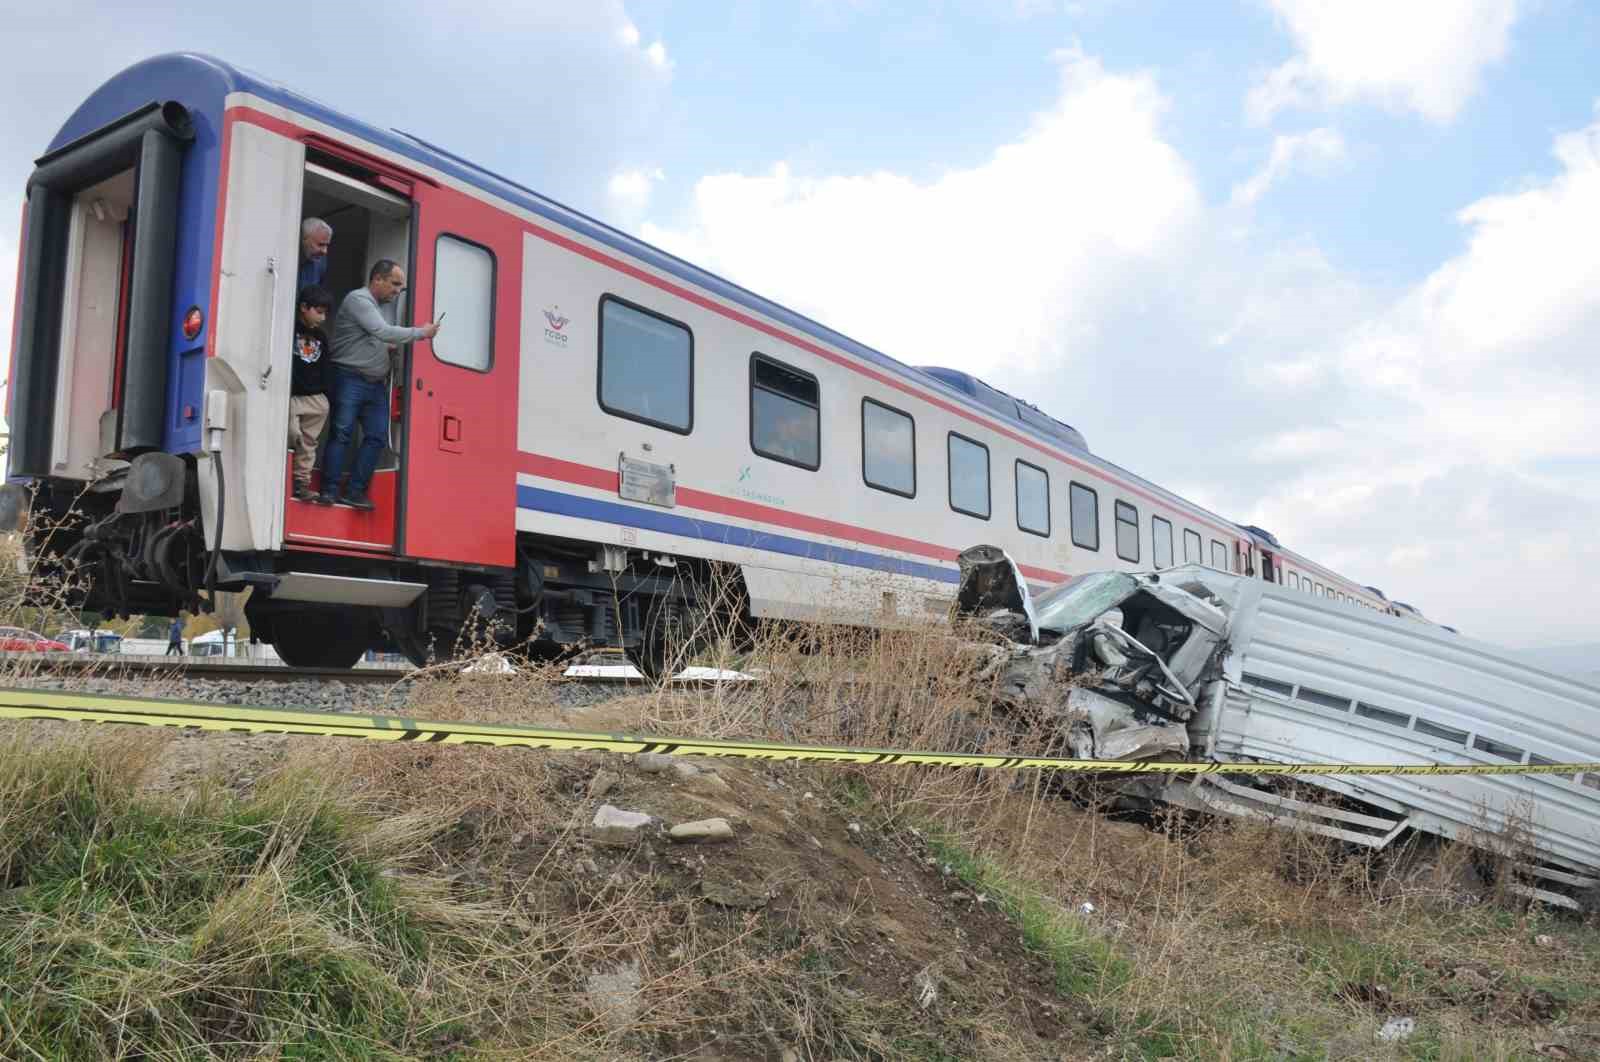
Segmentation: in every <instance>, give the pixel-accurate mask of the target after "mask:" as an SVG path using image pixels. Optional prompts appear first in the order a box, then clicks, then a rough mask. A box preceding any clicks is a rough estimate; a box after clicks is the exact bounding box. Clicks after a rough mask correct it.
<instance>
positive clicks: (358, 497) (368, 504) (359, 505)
mask: <svg viewBox="0 0 1600 1062" xmlns="http://www.w3.org/2000/svg"><path fill="white" fill-rule="evenodd" d="M339 504H340V505H348V506H349V507H350V508H352V509H360V510H361V511H362V512H364V513H370V512H371V511H372V510H374V509H376V508H377V506H376V505H373V504H372V499H371V498H369V497H367V492H366V491H362V492H361V493H360V494H349V495H346V496H345V497H344V498H343V499H342V500H341V501H340V502H339Z"/></svg>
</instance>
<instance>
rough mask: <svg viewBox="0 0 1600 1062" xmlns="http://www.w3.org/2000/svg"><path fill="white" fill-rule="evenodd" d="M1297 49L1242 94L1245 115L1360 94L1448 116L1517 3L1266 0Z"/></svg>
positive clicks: (1487, 61) (1491, 53) (1493, 51)
mask: <svg viewBox="0 0 1600 1062" xmlns="http://www.w3.org/2000/svg"><path fill="white" fill-rule="evenodd" d="M1268 2H1269V3H1270V4H1271V6H1272V8H1273V10H1274V11H1275V12H1276V13H1277V16H1278V18H1279V20H1280V21H1281V22H1282V23H1283V25H1284V27H1285V28H1286V29H1287V30H1288V32H1289V35H1290V36H1291V37H1292V38H1293V39H1294V43H1295V46H1296V48H1297V49H1298V51H1297V53H1296V54H1295V55H1294V57H1293V58H1291V59H1289V61H1288V62H1286V63H1284V64H1283V65H1282V66H1279V67H1278V68H1277V69H1275V70H1273V71H1272V72H1270V73H1269V74H1267V75H1266V77H1265V78H1264V79H1263V80H1262V81H1261V83H1260V84H1258V85H1257V86H1256V87H1255V88H1254V89H1253V90H1252V91H1251V93H1250V97H1249V101H1248V108H1249V111H1250V114H1251V116H1252V117H1253V118H1255V119H1256V120H1258V121H1265V120H1267V119H1269V118H1271V117H1272V116H1273V115H1274V114H1276V113H1278V112H1279V111H1281V110H1283V109H1285V108H1288V107H1300V106H1308V105H1316V104H1341V103H1349V102H1352V101H1358V100H1359V101H1369V102H1375V103H1379V104H1382V105H1384V106H1388V107H1393V108H1396V109H1405V110H1412V111H1415V112H1417V113H1418V114H1420V115H1422V116H1423V117H1425V118H1427V119H1429V120H1430V121H1434V122H1446V121H1449V120H1450V119H1452V118H1454V117H1455V116H1456V114H1457V113H1458V112H1459V111H1460V110H1461V107H1462V105H1463V104H1465V103H1466V101H1467V100H1468V99H1469V98H1470V97H1471V96H1472V94H1473V93H1474V92H1475V91H1476V90H1477V87H1478V82H1479V79H1480V77H1481V75H1482V73H1483V70H1484V69H1485V68H1486V67H1488V66H1490V65H1492V64H1494V63H1496V62H1498V61H1499V60H1500V59H1501V58H1503V57H1504V56H1505V52H1506V45H1507V41H1508V38H1509V36H1510V31H1511V26H1512V24H1513V23H1514V22H1515V21H1516V18H1517V8H1518V0H1403V2H1400V3H1395V2H1393V0H1338V2H1337V3H1328V2H1326V0H1268Z"/></svg>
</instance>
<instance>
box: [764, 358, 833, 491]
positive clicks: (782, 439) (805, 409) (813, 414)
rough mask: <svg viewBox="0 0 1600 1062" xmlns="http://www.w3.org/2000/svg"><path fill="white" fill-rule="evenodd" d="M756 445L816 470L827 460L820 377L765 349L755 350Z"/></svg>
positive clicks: (775, 457) (776, 458)
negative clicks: (790, 363) (823, 447)
mask: <svg viewBox="0 0 1600 1062" xmlns="http://www.w3.org/2000/svg"><path fill="white" fill-rule="evenodd" d="M750 449H751V450H754V451H755V452H756V453H758V454H760V455H761V456H762V457H767V458H771V459H772V460H774V461H782V462H783V463H784V464H786V465H794V466H796V467H797V468H804V469H809V470H810V471H812V472H815V471H816V470H817V469H818V468H819V467H821V465H822V395H821V388H820V386H819V385H818V383H817V378H816V377H815V376H813V375H811V374H810V373H808V372H805V371H804V370H801V369H796V368H794V367H793V366H790V365H785V364H783V363H782V362H780V361H775V360H774V359H772V358H769V357H767V356H766V355H765V354H761V353H759V352H758V353H754V354H751V355H750Z"/></svg>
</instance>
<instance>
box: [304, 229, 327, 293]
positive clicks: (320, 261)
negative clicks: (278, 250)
mask: <svg viewBox="0 0 1600 1062" xmlns="http://www.w3.org/2000/svg"><path fill="white" fill-rule="evenodd" d="M331 243H333V226H332V225H329V224H328V223H327V222H326V221H323V220H322V219H321V218H306V219H305V220H304V221H302V222H301V223H300V275H299V278H298V279H297V280H296V282H295V290H296V291H298V290H300V289H301V288H304V287H309V286H310V285H312V284H321V283H322V281H323V280H324V279H325V278H326V277H327V275H328V245H329V244H331Z"/></svg>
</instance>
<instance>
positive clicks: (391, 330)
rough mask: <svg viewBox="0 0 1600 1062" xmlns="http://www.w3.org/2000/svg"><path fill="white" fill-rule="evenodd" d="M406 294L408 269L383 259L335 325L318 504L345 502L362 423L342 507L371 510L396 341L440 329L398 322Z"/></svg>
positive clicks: (426, 336)
mask: <svg viewBox="0 0 1600 1062" xmlns="http://www.w3.org/2000/svg"><path fill="white" fill-rule="evenodd" d="M405 290H406V271H405V270H404V269H401V268H400V266H399V264H398V263H396V262H394V261H393V260H392V259H388V258H380V259H379V260H378V261H377V263H376V264H374V265H373V267H372V269H371V271H370V272H369V273H368V274H367V286H366V287H364V288H357V289H356V290H354V291H352V292H351V293H350V294H348V295H346V296H345V297H344V301H343V302H341V303H340V304H339V313H338V315H337V316H336V317H335V318H334V321H333V356H332V360H331V362H330V364H331V365H332V366H333V372H332V374H331V375H330V377H329V379H328V385H329V389H328V394H329V395H330V396H331V397H332V399H333V434H332V435H331V436H330V437H329V439H328V445H327V447H326V448H324V449H323V451H322V493H320V494H318V495H317V497H316V501H317V503H318V504H319V505H333V504H334V503H335V502H338V501H340V498H339V481H340V479H341V478H343V476H344V466H345V463H346V462H347V461H348V460H349V457H350V453H349V452H350V438H351V436H352V435H353V434H354V432H355V426H356V422H357V421H360V422H361V449H360V452H359V453H357V454H356V460H355V468H354V469H353V470H352V471H351V473H350V489H349V490H348V491H347V492H346V493H345V495H344V499H343V504H345V505H348V506H349V507H350V508H352V509H362V510H368V511H370V510H371V509H372V508H373V507H374V506H373V504H372V499H370V498H368V497H367V486H368V484H369V483H371V481H372V473H373V470H374V469H376V468H377V467H378V458H379V456H380V455H382V453H383V448H384V446H385V445H387V444H388V440H389V374H390V372H391V371H392V366H391V364H390V362H391V356H392V352H393V350H394V344H396V343H409V342H411V341H412V340H415V339H432V338H433V337H434V336H436V335H438V334H439V326H438V325H437V324H435V323H433V322H432V321H430V322H428V323H427V324H425V325H419V326H417V327H415V328H408V327H406V326H404V325H397V324H395V323H394V322H393V318H394V309H395V299H396V298H398V297H399V295H400V293H401V292H403V291H405Z"/></svg>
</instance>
